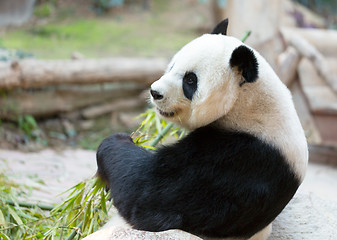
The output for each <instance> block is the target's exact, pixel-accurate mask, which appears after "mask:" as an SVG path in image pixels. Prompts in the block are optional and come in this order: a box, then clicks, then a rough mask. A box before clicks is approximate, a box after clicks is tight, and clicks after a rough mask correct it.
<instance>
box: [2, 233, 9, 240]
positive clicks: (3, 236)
mask: <svg viewBox="0 0 337 240" xmlns="http://www.w3.org/2000/svg"><path fill="white" fill-rule="evenodd" d="M0 239H3V240H11V239H10V238H9V237H8V236H7V235H6V234H4V233H0Z"/></svg>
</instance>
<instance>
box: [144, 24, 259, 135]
mask: <svg viewBox="0 0 337 240" xmlns="http://www.w3.org/2000/svg"><path fill="white" fill-rule="evenodd" d="M227 26H228V20H227V19H226V20H224V21H223V22H221V23H219V24H218V25H217V26H216V27H215V29H214V30H213V32H212V33H211V34H204V35H203V36H201V37H199V38H197V39H195V40H193V41H192V42H190V43H188V44H187V45H186V46H184V47H183V48H182V49H181V50H180V51H179V52H178V53H177V54H176V55H175V56H174V57H173V59H172V60H171V62H170V64H169V66H168V68H167V70H166V72H165V74H164V75H163V76H162V77H161V78H160V79H159V80H157V81H155V82H154V83H153V84H152V85H151V90H150V92H151V101H152V103H153V104H154V105H155V107H156V111H157V113H158V114H159V115H160V116H161V117H162V118H164V119H165V120H168V121H171V122H175V123H177V124H179V125H181V126H183V127H185V128H188V129H195V128H198V127H201V126H205V125H207V124H209V123H212V122H214V121H216V120H217V119H219V118H221V117H223V116H225V115H226V114H227V113H228V112H229V111H230V110H231V108H232V107H233V105H234V103H235V101H236V100H237V98H238V95H239V92H240V90H241V89H242V86H243V85H245V84H251V83H253V82H255V81H256V80H257V78H258V62H257V59H256V57H255V54H254V52H253V50H251V49H250V48H248V47H247V46H246V45H244V44H243V43H242V42H241V41H239V40H238V39H236V38H233V37H229V36H226V31H227Z"/></svg>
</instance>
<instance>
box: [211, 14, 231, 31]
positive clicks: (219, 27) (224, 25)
mask: <svg viewBox="0 0 337 240" xmlns="http://www.w3.org/2000/svg"><path fill="white" fill-rule="evenodd" d="M227 27H228V18H226V19H225V20H223V21H222V22H220V23H219V24H218V25H216V26H215V28H214V29H213V31H212V33H211V34H222V35H227Z"/></svg>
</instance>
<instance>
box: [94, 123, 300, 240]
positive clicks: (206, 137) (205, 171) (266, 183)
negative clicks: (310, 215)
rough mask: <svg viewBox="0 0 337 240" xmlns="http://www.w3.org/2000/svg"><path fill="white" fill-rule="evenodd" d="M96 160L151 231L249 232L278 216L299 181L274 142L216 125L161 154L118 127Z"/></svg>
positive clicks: (121, 205)
mask: <svg viewBox="0 0 337 240" xmlns="http://www.w3.org/2000/svg"><path fill="white" fill-rule="evenodd" d="M97 164H98V174H99V176H101V177H102V178H103V179H104V180H105V181H106V182H107V183H108V185H109V187H110V189H111V194H112V198H113V200H114V204H115V206H116V208H117V209H118V211H119V213H120V214H121V216H123V217H124V218H125V219H126V221H127V222H129V223H130V224H131V225H132V226H133V227H134V228H136V229H141V230H147V231H163V230H167V229H175V228H178V229H182V230H185V231H187V232H191V233H194V234H197V235H200V236H209V237H244V238H248V237H250V236H252V235H253V234H254V233H256V232H258V231H259V230H261V229H262V228H264V227H266V226H267V225H268V224H269V223H270V222H272V221H273V220H274V218H275V217H276V216H277V215H278V214H279V213H280V212H281V211H282V209H283V208H284V207H285V206H286V204H287V203H288V202H289V200H290V199H291V198H292V196H293V195H294V193H295V192H296V189H297V188H298V186H299V184H300V182H299V180H298V179H297V178H296V176H295V175H294V173H293V172H292V170H291V167H290V166H289V165H288V164H287V162H286V160H285V157H284V156H283V155H282V154H281V153H280V152H279V151H278V150H277V149H276V148H274V147H272V146H271V145H269V144H267V143H265V142H263V141H261V140H259V139H258V138H257V137H254V136H252V135H249V134H247V133H240V132H231V131H225V130H222V129H218V128H216V127H214V126H211V125H209V126H206V127H202V128H199V129H196V130H195V131H193V132H191V133H190V134H189V135H188V136H186V137H185V138H184V139H182V140H180V141H179V142H178V143H176V144H173V145H171V146H167V147H162V148H160V149H159V150H158V151H157V152H155V153H152V152H149V151H146V150H144V149H142V148H140V147H137V146H135V145H134V144H133V142H132V141H131V139H130V137H129V136H128V135H126V134H114V135H112V136H110V137H108V138H106V139H105V140H104V141H103V142H102V144H101V145H100V146H99V148H98V152H97Z"/></svg>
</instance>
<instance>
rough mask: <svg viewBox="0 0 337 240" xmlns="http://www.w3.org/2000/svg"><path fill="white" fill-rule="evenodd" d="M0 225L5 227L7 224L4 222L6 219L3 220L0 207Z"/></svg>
mask: <svg viewBox="0 0 337 240" xmlns="http://www.w3.org/2000/svg"><path fill="white" fill-rule="evenodd" d="M0 225H2V226H4V227H6V226H7V223H6V220H5V217H4V215H3V213H2V211H1V209H0Z"/></svg>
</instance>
